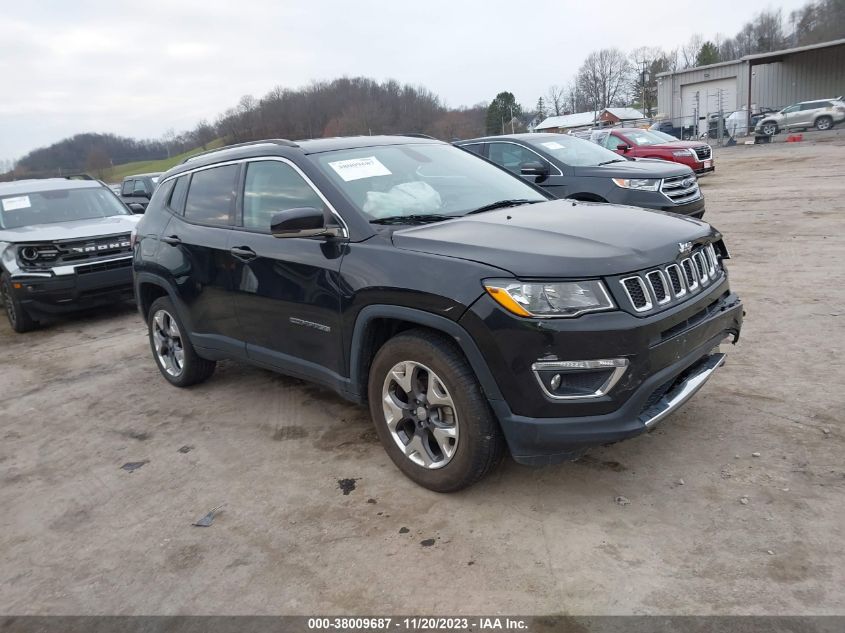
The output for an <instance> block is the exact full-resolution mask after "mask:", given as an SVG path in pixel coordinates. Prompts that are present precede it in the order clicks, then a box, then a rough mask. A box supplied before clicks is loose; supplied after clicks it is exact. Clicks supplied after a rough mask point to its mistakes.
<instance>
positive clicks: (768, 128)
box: [761, 123, 778, 136]
mask: <svg viewBox="0 0 845 633" xmlns="http://www.w3.org/2000/svg"><path fill="white" fill-rule="evenodd" d="M761 130H762V132H763V134H765V135H766V136H774V135H775V134H777V131H778V126H777V125H776V124H774V123H764V124H763V127H762V128H761Z"/></svg>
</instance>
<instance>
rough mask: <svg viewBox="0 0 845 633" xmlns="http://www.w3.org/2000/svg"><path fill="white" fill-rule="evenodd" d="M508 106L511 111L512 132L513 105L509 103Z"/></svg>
mask: <svg viewBox="0 0 845 633" xmlns="http://www.w3.org/2000/svg"><path fill="white" fill-rule="evenodd" d="M508 108H510V111H511V134H513V106H512V105H509V106H508Z"/></svg>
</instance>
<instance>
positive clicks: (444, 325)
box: [350, 304, 503, 400]
mask: <svg viewBox="0 0 845 633" xmlns="http://www.w3.org/2000/svg"><path fill="white" fill-rule="evenodd" d="M379 318H381V319H397V320H402V321H407V322H409V323H415V324H417V325H421V326H423V327H427V328H431V329H433V330H438V331H440V332H442V333H443V334H445V335H447V336H448V337H449V338H451V339H452V340H454V341H455V343H457V345H458V347H460V348H461V351H463V353H464V356H466V358H467V360H468V361H469V364H470V366H471V367H472V370H473V371H474V372H475V375H476V377H477V378H478V381H479V382H480V383H481V388H482V389H483V390H484V394H485V396H486V397H487V398H488V399H489V400H502V399H503V396H502V392H501V391H500V390H499V386H498V385H497V384H496V381H495V379H494V378H493V374H492V373H491V371H490V368H489V367H488V365H487V361H486V360H485V359H484V356H483V354H482V353H481V350H480V349H479V348H478V345H477V344H476V343H475V340H473V338H472V337H471V336H470V335H469V333H468V332H467V331H466V330H465V329H464V328H463V327H462V326H461V325H459V324H458V323H456V322H455V321H452V320H451V319H448V318H446V317H443V316H440V315H437V314H432V313H431V312H425V311H424V310H417V309H416V308H408V307H404V306H396V305H385V304H374V305H369V306H367V307H365V308H362V309H361V311H360V312H359V313H358V317H357V318H356V320H355V326H354V329H353V332H352V341H351V345H350V384H351V388H352V389H357V388H358V386H359V385H361V379H362V374H363V372H364V358H363V354H362V351H363V347H364V343H365V335H366V332H367V327H368V326H369V324H370V323H371V322H372V321H373V319H379ZM359 395H363V394H359Z"/></svg>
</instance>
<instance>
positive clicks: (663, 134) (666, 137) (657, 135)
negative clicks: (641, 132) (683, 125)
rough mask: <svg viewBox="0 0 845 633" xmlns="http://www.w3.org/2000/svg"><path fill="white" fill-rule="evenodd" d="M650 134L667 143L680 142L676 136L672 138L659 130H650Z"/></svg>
mask: <svg viewBox="0 0 845 633" xmlns="http://www.w3.org/2000/svg"><path fill="white" fill-rule="evenodd" d="M650 132H651V133H652V134H654V135H655V136H656V137H657V138H662V139H663V140H664V141H666V142H669V143H674V142H675V141H680V140H681V139H679V138H678V137H677V136H672V135H671V134H666V132H661V131H660V130H650Z"/></svg>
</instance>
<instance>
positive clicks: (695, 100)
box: [681, 77, 736, 117]
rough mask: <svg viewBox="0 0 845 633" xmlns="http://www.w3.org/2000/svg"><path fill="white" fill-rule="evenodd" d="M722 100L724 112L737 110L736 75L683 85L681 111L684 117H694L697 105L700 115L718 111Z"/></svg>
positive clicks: (703, 115)
mask: <svg viewBox="0 0 845 633" xmlns="http://www.w3.org/2000/svg"><path fill="white" fill-rule="evenodd" d="M720 101H721V106H722V110H723V111H724V112H726V113H728V112H733V111H734V110H736V77H729V78H727V79H714V80H712V81H701V82H698V83H694V84H686V85H684V86H681V113H682V115H683V116H684V117H692V115H693V114H695V111H696V105H697V106H698V116H699V117H706V116H707V114H708V113H709V112H718V111H719V102H720Z"/></svg>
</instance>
